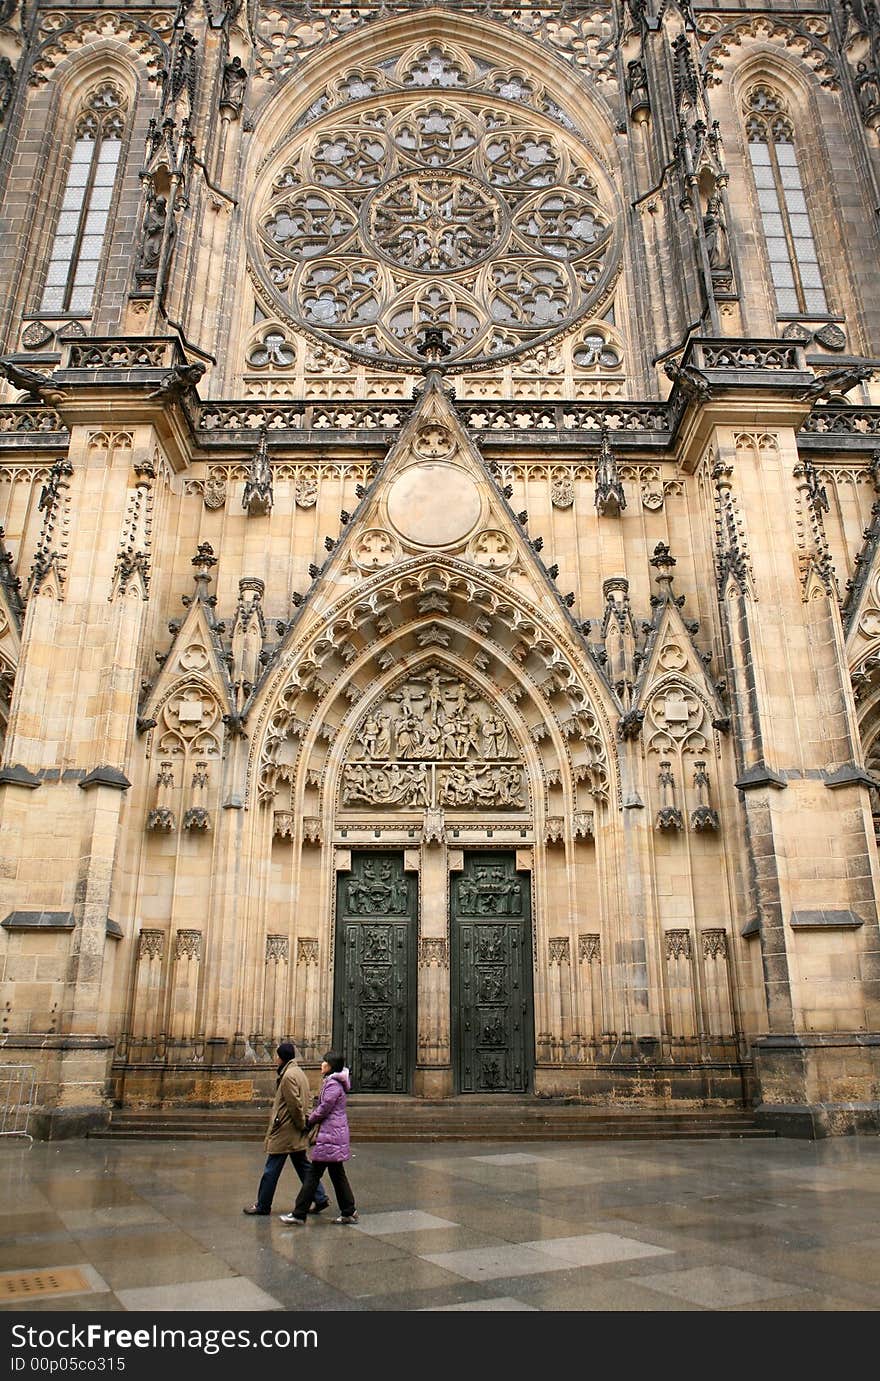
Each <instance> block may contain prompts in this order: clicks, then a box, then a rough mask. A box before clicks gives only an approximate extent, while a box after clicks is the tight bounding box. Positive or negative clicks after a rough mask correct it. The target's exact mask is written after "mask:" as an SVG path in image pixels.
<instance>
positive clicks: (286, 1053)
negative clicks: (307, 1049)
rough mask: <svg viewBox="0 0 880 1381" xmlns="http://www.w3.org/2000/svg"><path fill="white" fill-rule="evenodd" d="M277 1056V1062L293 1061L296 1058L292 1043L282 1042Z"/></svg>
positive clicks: (294, 1047)
mask: <svg viewBox="0 0 880 1381" xmlns="http://www.w3.org/2000/svg"><path fill="white" fill-rule="evenodd" d="M277 1055H278V1058H279V1060H293V1059H295V1058H296V1046H295V1045H294V1043H293V1041H282V1042H281V1044H280V1045H279V1047H278V1051H277Z"/></svg>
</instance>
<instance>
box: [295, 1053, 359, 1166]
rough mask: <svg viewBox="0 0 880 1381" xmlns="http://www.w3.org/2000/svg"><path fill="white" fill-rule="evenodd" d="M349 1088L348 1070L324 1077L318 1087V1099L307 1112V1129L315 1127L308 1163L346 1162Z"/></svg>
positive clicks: (347, 1153) (349, 1156)
mask: <svg viewBox="0 0 880 1381" xmlns="http://www.w3.org/2000/svg"><path fill="white" fill-rule="evenodd" d="M350 1088H351V1082H350V1080H349V1077H348V1070H347V1069H343V1070H340V1072H339V1073H338V1074H328V1075H327V1077H326V1078H325V1080H324V1082H323V1084H322V1085H321V1097H320V1098H319V1099H318V1103H317V1106H316V1107H314V1108H313V1109H312V1111H311V1112H310V1113H309V1116H308V1119H307V1121H306V1126H307V1127H314V1126H315V1124H316V1123H318V1124H319V1130H318V1139H317V1141H316V1142H315V1144H314V1146H313V1147H312V1160H320V1161H327V1160H350V1158H351V1147H350V1143H349V1136H348V1117H347V1116H346V1112H345V1103H346V1095H347V1093H348V1091H349V1089H350Z"/></svg>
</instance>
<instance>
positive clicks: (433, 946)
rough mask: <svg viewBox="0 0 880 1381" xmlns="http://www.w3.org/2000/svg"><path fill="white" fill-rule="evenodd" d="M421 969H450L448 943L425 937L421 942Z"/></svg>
mask: <svg viewBox="0 0 880 1381" xmlns="http://www.w3.org/2000/svg"><path fill="white" fill-rule="evenodd" d="M419 968H421V969H448V968H449V945H448V943H447V941H446V940H443V939H434V938H430V937H428V938H426V937H424V936H423V937H422V939H421V940H419Z"/></svg>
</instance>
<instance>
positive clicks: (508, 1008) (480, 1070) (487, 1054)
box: [450, 852, 534, 1093]
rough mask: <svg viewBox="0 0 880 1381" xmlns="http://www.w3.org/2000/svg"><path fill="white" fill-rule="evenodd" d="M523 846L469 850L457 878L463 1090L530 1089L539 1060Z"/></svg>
mask: <svg viewBox="0 0 880 1381" xmlns="http://www.w3.org/2000/svg"><path fill="white" fill-rule="evenodd" d="M515 864H516V855H515V853H512V852H511V853H491V854H476V853H475V854H469V853H466V854H465V866H464V871H463V872H462V873H459V874H457V875H455V876H453V877H452V878H451V879H450V881H451V888H450V894H451V907H452V915H451V932H452V1013H453V1016H452V1031H453V1043H454V1051H453V1060H454V1062H455V1069H456V1083H457V1088H458V1091H459V1092H460V1093H524V1092H526V1091H527V1090H528V1089H529V1087H530V1085H531V1076H532V1064H533V1048H534V1042H533V1035H532V1025H533V1022H532V967H531V934H530V931H531V915H530V912H531V908H530V904H529V902H530V897H529V879H528V874H526V873H518V872H517V871H516V866H515Z"/></svg>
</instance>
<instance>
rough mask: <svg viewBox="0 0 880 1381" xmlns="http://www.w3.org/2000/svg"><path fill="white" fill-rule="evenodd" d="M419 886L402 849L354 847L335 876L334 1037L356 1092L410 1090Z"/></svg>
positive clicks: (412, 1063) (412, 1058) (399, 1091)
mask: <svg viewBox="0 0 880 1381" xmlns="http://www.w3.org/2000/svg"><path fill="white" fill-rule="evenodd" d="M417 905H418V894H417V890H416V879H415V876H414V875H413V874H407V873H405V872H404V871H403V854H402V853H372V852H369V853H368V852H363V853H353V854H352V856H351V872H348V873H338V874H337V882H336V983H335V1000H334V1004H333V1044H334V1046H335V1047H336V1048H337V1049H338V1050H339V1051H340V1053H342V1054H343V1055H344V1056H345V1058H346V1060H347V1061H348V1063H349V1066H350V1068H351V1076H352V1087H353V1088H354V1089H355V1091H356V1092H358V1093H409V1092H410V1089H411V1088H412V1074H413V1067H414V1064H415V1003H416V992H417V979H416V965H415V937H416V931H417V926H418V920H417V914H418V913H417Z"/></svg>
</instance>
